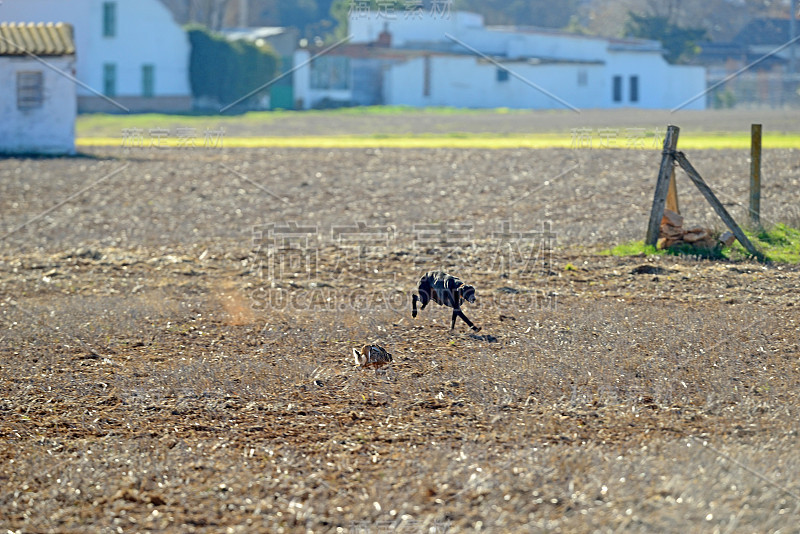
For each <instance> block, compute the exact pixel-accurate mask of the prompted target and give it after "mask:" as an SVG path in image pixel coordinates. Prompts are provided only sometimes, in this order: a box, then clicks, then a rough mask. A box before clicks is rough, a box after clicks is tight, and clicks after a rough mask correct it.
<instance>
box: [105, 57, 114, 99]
mask: <svg viewBox="0 0 800 534" xmlns="http://www.w3.org/2000/svg"><path fill="white" fill-rule="evenodd" d="M103 94H104V95H106V96H112V97H113V96H117V66H116V65H115V64H114V63H106V64H105V65H103Z"/></svg>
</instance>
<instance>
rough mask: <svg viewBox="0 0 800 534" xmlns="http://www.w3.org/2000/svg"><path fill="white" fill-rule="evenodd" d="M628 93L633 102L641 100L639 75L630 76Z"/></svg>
mask: <svg viewBox="0 0 800 534" xmlns="http://www.w3.org/2000/svg"><path fill="white" fill-rule="evenodd" d="M628 95H629V96H628V99H629V100H630V101H631V102H639V76H637V75H633V76H631V77H630V78H628Z"/></svg>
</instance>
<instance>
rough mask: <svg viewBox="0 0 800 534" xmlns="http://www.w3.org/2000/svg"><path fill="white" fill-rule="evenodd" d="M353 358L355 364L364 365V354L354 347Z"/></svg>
mask: <svg viewBox="0 0 800 534" xmlns="http://www.w3.org/2000/svg"><path fill="white" fill-rule="evenodd" d="M353 360H355V363H356V365H364V356H363V355H362V354H361V353H360V352H358V351H357V350H356V349H353Z"/></svg>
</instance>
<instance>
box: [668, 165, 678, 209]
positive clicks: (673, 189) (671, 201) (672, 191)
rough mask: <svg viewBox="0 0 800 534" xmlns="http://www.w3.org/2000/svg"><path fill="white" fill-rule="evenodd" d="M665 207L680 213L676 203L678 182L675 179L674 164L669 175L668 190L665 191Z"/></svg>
mask: <svg viewBox="0 0 800 534" xmlns="http://www.w3.org/2000/svg"><path fill="white" fill-rule="evenodd" d="M667 209H668V210H672V211H674V212H675V213H677V214H680V212H681V207H680V205H679V204H678V182H676V181H675V165H673V166H672V172H671V173H670V177H669V190H668V191H667Z"/></svg>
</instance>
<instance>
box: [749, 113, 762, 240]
mask: <svg viewBox="0 0 800 534" xmlns="http://www.w3.org/2000/svg"><path fill="white" fill-rule="evenodd" d="M750 220H751V221H752V222H753V225H754V226H757V227H758V226H761V125H760V124H753V125H752V127H751V131H750Z"/></svg>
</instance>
